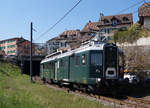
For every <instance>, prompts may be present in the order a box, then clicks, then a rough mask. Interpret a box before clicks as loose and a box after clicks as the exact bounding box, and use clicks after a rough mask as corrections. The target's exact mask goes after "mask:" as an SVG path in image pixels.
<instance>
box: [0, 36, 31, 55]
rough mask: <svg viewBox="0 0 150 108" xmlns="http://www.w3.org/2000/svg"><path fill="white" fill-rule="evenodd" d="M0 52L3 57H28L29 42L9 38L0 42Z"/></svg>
mask: <svg viewBox="0 0 150 108" xmlns="http://www.w3.org/2000/svg"><path fill="white" fill-rule="evenodd" d="M0 51H1V52H4V53H5V55H14V56H18V55H29V54H30V41H28V40H26V39H24V38H22V37H20V38H19V37H17V38H11V39H6V40H2V41H0Z"/></svg>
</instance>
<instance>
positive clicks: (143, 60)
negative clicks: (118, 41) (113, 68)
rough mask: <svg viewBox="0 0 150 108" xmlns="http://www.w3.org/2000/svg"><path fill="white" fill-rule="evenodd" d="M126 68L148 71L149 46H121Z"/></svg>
mask: <svg viewBox="0 0 150 108" xmlns="http://www.w3.org/2000/svg"><path fill="white" fill-rule="evenodd" d="M122 49H123V51H124V55H125V65H126V68H129V69H133V70H137V69H142V70H150V45H146V46H122Z"/></svg>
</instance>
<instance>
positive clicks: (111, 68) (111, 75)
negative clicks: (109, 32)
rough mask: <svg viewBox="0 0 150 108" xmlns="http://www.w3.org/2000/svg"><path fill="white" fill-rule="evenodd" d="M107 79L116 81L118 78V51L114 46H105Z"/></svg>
mask: <svg viewBox="0 0 150 108" xmlns="http://www.w3.org/2000/svg"><path fill="white" fill-rule="evenodd" d="M104 54H105V65H104V71H105V77H106V78H107V79H116V78H117V76H118V72H117V71H118V65H117V64H118V57H117V56H118V50H117V47H116V46H114V45H106V46H105V51H104Z"/></svg>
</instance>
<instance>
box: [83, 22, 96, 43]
mask: <svg viewBox="0 0 150 108" xmlns="http://www.w3.org/2000/svg"><path fill="white" fill-rule="evenodd" d="M98 24H99V22H91V21H89V22H88V23H87V24H86V25H85V26H84V27H83V29H82V30H81V32H80V37H81V39H82V41H83V42H84V41H87V40H90V39H91V38H93V37H95V36H96V34H97V33H98V31H99V28H98V26H97V25H98Z"/></svg>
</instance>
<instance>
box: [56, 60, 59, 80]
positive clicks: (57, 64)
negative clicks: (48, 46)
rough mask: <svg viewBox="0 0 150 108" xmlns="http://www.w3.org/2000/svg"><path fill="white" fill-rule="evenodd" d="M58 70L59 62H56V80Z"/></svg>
mask: <svg viewBox="0 0 150 108" xmlns="http://www.w3.org/2000/svg"><path fill="white" fill-rule="evenodd" d="M58 68H59V61H56V62H55V80H57V73H58Z"/></svg>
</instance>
